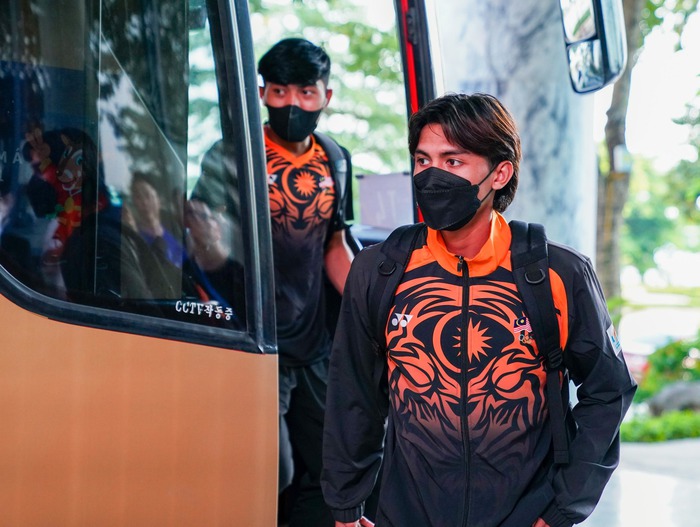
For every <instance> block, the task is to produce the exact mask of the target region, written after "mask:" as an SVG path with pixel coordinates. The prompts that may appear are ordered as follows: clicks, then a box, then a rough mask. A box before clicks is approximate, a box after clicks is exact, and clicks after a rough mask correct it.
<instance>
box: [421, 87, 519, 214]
mask: <svg viewBox="0 0 700 527" xmlns="http://www.w3.org/2000/svg"><path fill="white" fill-rule="evenodd" d="M430 124H437V125H440V127H441V128H442V132H443V133H444V134H445V138H446V139H447V140H448V141H449V142H450V143H452V144H454V145H457V146H460V147H462V148H464V149H465V150H467V151H468V152H471V153H473V154H476V155H479V156H483V157H485V158H487V159H488V160H489V163H490V164H491V166H495V165H496V164H498V163H500V162H501V161H510V162H511V163H512V165H513V177H511V178H510V181H509V182H508V184H507V185H506V186H505V187H504V188H502V189H500V190H497V191H496V193H495V195H494V200H493V208H494V209H495V210H496V211H498V212H503V211H505V210H506V209H507V208H508V205H510V204H511V202H512V201H513V198H514V197H515V191H516V189H517V188H518V171H519V168H520V157H521V152H520V136H519V134H518V129H517V126H516V125H515V120H514V119H513V117H512V116H511V114H510V112H508V110H507V109H506V108H505V106H503V104H501V102H500V101H499V100H498V99H496V97H494V96H493V95H488V94H484V93H474V94H472V95H466V94H454V93H452V94H447V95H443V96H442V97H438V98H437V99H434V100H432V101H430V102H429V103H428V104H426V105H425V106H424V107H423V108H421V109H420V110H418V111H417V112H416V113H414V114H413V115H412V116H411V118H410V119H409V122H408V150H409V152H410V153H411V156H413V155H414V154H415V153H416V148H417V147H418V140H419V139H420V134H421V132H422V130H423V128H424V127H426V126H427V125H430Z"/></svg>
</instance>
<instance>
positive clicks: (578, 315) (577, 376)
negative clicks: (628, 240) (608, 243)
mask: <svg viewBox="0 0 700 527" xmlns="http://www.w3.org/2000/svg"><path fill="white" fill-rule="evenodd" d="M574 268H575V270H574V272H573V273H572V275H571V276H570V277H569V280H567V279H565V280H564V283H565V284H566V283H567V282H568V284H569V285H568V286H567V290H568V291H567V297H568V300H567V304H568V312H569V317H568V323H569V337H568V341H567V344H566V347H565V350H564V360H565V363H566V366H567V368H568V370H569V373H570V375H571V379H572V380H573V382H574V384H575V385H576V386H577V392H576V394H577V398H578V403H577V404H576V405H575V406H574V408H573V417H574V420H575V422H576V425H577V430H576V433H575V435H574V437H573V439H572V440H571V442H570V448H569V450H570V456H571V457H570V459H571V461H570V463H569V464H568V465H561V466H556V465H555V467H554V469H553V470H554V474H553V479H552V485H553V487H554V492H555V499H554V502H553V503H551V504H550V506H549V507H548V508H547V510H546V511H545V512H544V513H543V514H542V518H543V519H544V520H545V521H546V522H547V523H548V524H549V525H550V526H551V527H560V526H569V525H571V524H572V523H580V522H581V521H583V520H584V519H585V518H587V517H588V516H589V515H590V514H591V512H593V509H594V508H595V506H596V504H597V503H598V500H599V499H600V496H601V494H602V493H603V489H604V488H605V485H606V484H607V482H608V480H609V479H610V476H611V475H612V473H613V471H614V470H615V468H616V467H617V465H618V462H619V458H620V436H619V430H620V424H621V423H622V419H623V417H624V415H625V413H626V412H627V410H628V408H629V406H630V404H631V403H632V397H633V396H634V392H635V390H636V383H635V381H634V379H633V378H632V376H631V374H630V372H629V369H628V368H627V365H626V364H625V360H624V357H623V355H622V348H621V346H620V343H619V341H618V340H617V335H616V333H615V330H614V327H613V325H612V322H611V320H610V315H609V313H608V309H607V306H606V303H605V298H604V296H603V292H602V290H601V287H600V284H599V282H598V279H597V277H596V275H595V272H594V271H593V268H592V266H591V263H590V261H589V260H588V259H587V258H583V257H579V258H578V262H577V264H575V265H574Z"/></svg>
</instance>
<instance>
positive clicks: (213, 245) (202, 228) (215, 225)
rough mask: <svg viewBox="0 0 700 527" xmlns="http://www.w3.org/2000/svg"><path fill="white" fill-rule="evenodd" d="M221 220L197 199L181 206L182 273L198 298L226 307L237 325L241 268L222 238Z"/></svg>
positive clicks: (241, 300)
mask: <svg viewBox="0 0 700 527" xmlns="http://www.w3.org/2000/svg"><path fill="white" fill-rule="evenodd" d="M221 222H222V218H221V215H220V213H218V212H213V211H212V210H211V208H210V207H209V205H208V204H207V203H205V202H204V201H202V200H200V199H191V200H189V201H188V202H187V203H186V204H185V227H186V228H187V255H188V258H187V259H186V263H185V266H186V270H187V272H188V273H189V274H190V275H191V276H192V278H193V280H194V281H195V282H196V283H197V284H198V286H199V288H200V296H201V297H202V298H203V299H204V300H206V301H210V302H215V303H217V304H218V305H221V306H222V307H230V308H232V309H233V311H234V314H235V316H236V318H237V319H238V321H239V322H242V321H243V320H244V318H245V289H244V277H243V267H242V266H241V264H240V263H238V262H237V261H235V260H234V259H233V257H232V254H231V251H230V249H228V247H227V245H226V244H225V243H224V240H223V236H222V223H221Z"/></svg>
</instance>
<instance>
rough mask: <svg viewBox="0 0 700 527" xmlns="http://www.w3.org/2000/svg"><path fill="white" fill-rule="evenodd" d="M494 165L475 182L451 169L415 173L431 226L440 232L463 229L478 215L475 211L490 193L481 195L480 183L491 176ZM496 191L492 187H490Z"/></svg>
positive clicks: (420, 203)
mask: <svg viewBox="0 0 700 527" xmlns="http://www.w3.org/2000/svg"><path fill="white" fill-rule="evenodd" d="M494 168H496V167H495V166H494V167H493V168H492V169H491V170H489V172H488V174H486V176H485V177H484V179H482V180H481V181H479V183H477V184H476V185H474V184H472V183H470V182H469V181H467V180H466V179H464V178H461V177H459V176H456V175H454V174H452V173H451V172H447V171H445V170H441V169H439V168H435V167H430V168H426V169H425V170H423V171H422V172H420V173H418V174H416V175H415V176H414V178H413V187H414V189H415V192H416V201H417V202H418V206H419V207H420V210H421V212H422V213H423V219H424V220H425V223H426V225H427V226H428V227H430V228H431V229H435V230H438V231H443V230H444V231H456V230H457V229H461V228H462V227H464V226H465V225H466V224H467V223H469V222H470V221H471V220H472V218H473V217H474V216H475V215H476V211H478V210H479V207H480V206H481V204H482V203H483V202H484V200H485V199H486V198H487V197H488V196H489V194H491V191H489V193H488V194H486V196H484V198H483V199H481V200H480V199H479V198H478V194H479V186H480V185H481V184H482V183H483V182H484V181H486V178H487V177H489V176H490V175H491V172H493V169H494ZM491 190H493V189H491Z"/></svg>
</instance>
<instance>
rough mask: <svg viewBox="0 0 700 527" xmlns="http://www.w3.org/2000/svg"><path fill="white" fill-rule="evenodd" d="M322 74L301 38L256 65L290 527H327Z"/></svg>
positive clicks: (328, 207)
mask: <svg viewBox="0 0 700 527" xmlns="http://www.w3.org/2000/svg"><path fill="white" fill-rule="evenodd" d="M330 66H331V62H330V58H329V57H328V55H327V54H326V52H325V51H324V50H323V49H321V48H320V47H318V46H316V45H315V44H313V43H311V42H309V41H308V40H304V39H300V38H289V39H285V40H282V41H280V42H278V43H277V44H275V45H274V46H273V47H272V48H271V49H270V50H269V51H268V52H267V53H265V55H264V56H263V57H262V58H261V59H260V61H259V63H258V72H259V74H260V76H261V77H262V80H263V86H262V87H261V88H260V97H261V100H262V103H263V105H264V106H265V107H266V109H267V113H268V116H269V119H268V121H267V123H266V124H265V127H264V131H265V150H266V156H267V177H268V191H269V199H270V212H271V215H272V235H273V254H274V259H275V261H274V268H275V299H276V308H277V342H278V346H279V362H280V369H279V390H280V402H279V406H280V481H279V488H280V491H282V490H284V489H285V488H286V487H288V486H289V485H290V484H291V483H292V479H293V476H295V474H294V472H295V470H296V471H297V474H296V478H295V492H294V493H293V494H291V495H292V496H294V498H293V503H292V506H291V512H290V513H289V525H290V527H295V526H298V527H302V526H303V527H315V526H319V527H326V526H333V524H334V522H333V518H332V517H331V515H330V511H329V510H328V508H327V507H326V505H325V503H324V501H323V496H322V494H321V488H320V482H319V478H320V471H321V438H322V432H323V417H324V410H325V396H326V383H327V376H328V356H329V353H330V344H331V338H330V335H329V332H328V330H327V328H326V324H325V320H326V308H325V304H326V302H325V300H326V298H325V291H324V278H323V274H324V271H325V273H326V275H327V277H328V279H329V280H330V282H331V283H332V284H333V286H335V288H336V289H337V290H338V291H339V292H342V290H343V287H344V284H345V279H346V277H347V273H348V271H349V269H350V263H351V260H352V253H351V252H350V250H349V248H348V246H347V245H346V243H345V238H344V233H345V230H344V227H345V226H344V222H343V218H342V216H341V214H340V212H339V210H340V209H341V207H340V201H341V196H340V194H341V192H340V189H339V188H336V185H335V182H334V179H333V177H332V173H331V167H330V164H329V157H330V156H329V154H328V153H327V152H326V151H324V149H323V147H322V146H321V144H320V141H319V140H317V139H316V137H315V135H314V130H315V129H316V125H317V123H318V120H319V117H320V115H321V112H322V111H323V109H324V108H325V107H326V106H327V105H328V103H329V101H330V100H331V97H332V95H333V91H332V90H331V89H330V88H328V80H329V75H330ZM343 152H344V154H345V156H346V158H348V159H347V160H348V161H349V156H348V154H347V152H346V151H345V150H344V149H343ZM287 495H290V494H289V493H287ZM283 504H286V502H284V503H283Z"/></svg>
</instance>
